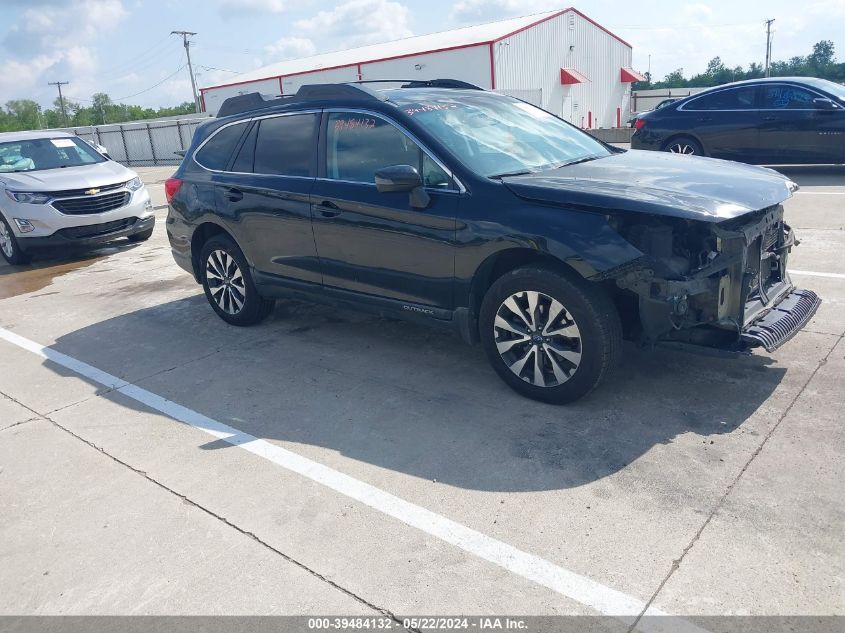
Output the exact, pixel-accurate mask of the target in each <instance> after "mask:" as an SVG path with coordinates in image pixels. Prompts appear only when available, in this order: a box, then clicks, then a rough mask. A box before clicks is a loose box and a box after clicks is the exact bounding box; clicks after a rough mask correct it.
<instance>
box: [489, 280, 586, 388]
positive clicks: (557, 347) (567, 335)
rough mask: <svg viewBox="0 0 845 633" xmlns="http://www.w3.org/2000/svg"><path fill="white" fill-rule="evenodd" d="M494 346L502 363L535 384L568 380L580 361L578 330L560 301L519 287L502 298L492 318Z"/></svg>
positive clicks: (561, 382) (549, 385)
mask: <svg viewBox="0 0 845 633" xmlns="http://www.w3.org/2000/svg"><path fill="white" fill-rule="evenodd" d="M493 337H494V340H495V343H496V349H497V350H498V351H499V355H500V356H501V357H502V360H503V361H504V363H505V365H507V366H508V367H509V368H510V370H511V371H512V372H513V373H514V374H516V375H517V376H519V377H520V378H521V379H522V380H524V381H526V382H528V383H530V384H532V385H534V386H536V387H556V386H558V385H561V384H563V383H565V382H566V381H568V380H569V379H570V378H572V376H574V375H575V372H576V371H577V370H578V366H579V365H580V364H581V353H582V347H581V332H580V331H579V329H578V325H577V324H576V323H575V319H574V318H573V317H572V314H571V313H570V312H569V311H568V310H567V309H566V308H565V307H564V306H563V304H562V303H560V301H558V300H557V299H555V298H553V297H550V296H549V295H547V294H544V293H542V292H537V291H534V290H523V291H520V292H516V293H514V294H512V295H511V296H510V297H508V298H507V299H505V300H504V301H503V302H502V303H501V305H500V306H499V309H498V310H497V311H496V319H495V321H494V322H493Z"/></svg>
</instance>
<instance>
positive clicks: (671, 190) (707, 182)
mask: <svg viewBox="0 0 845 633" xmlns="http://www.w3.org/2000/svg"><path fill="white" fill-rule="evenodd" d="M503 182H504V184H505V186H506V187H507V188H508V189H510V190H511V191H512V192H513V193H515V194H516V195H517V196H519V197H521V198H526V199H529V200H537V201H540V202H548V203H552V204H566V205H575V206H580V207H590V208H595V209H596V210H602V211H605V210H608V211H610V210H616V211H632V212H636V213H649V214H654V215H666V216H672V217H679V218H685V219H690V220H702V221H706V222H720V221H722V220H728V219H730V218H735V217H737V216H740V215H743V214H745V213H748V212H751V211H757V210H759V209H765V208H767V207H770V206H772V205H776V204H779V203H781V202H783V201H784V200H786V199H787V198H789V197H790V196H791V195H792V192H793V191H795V190H796V189H797V188H798V185H796V184H795V183H793V182H792V181H791V180H789V179H788V178H786V177H785V176H782V175H781V174H779V173H777V172H775V171H773V170H771V169H765V168H763V167H754V166H752V165H744V164H742V163H734V162H731V161H725V160H716V159H712V158H701V157H696V156H677V155H675V154H667V153H661V152H647V151H639V150H630V151H627V152H623V153H619V154H611V155H610V156H607V157H603V158H599V159H596V160H592V161H589V162H586V163H580V164H577V165H569V166H568V167H560V168H558V169H552V170H547V171H542V172H536V173H533V174H528V175H525V176H511V177H506V178H504V179H503Z"/></svg>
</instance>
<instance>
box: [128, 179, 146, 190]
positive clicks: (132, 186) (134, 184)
mask: <svg viewBox="0 0 845 633" xmlns="http://www.w3.org/2000/svg"><path fill="white" fill-rule="evenodd" d="M143 186H144V183H143V182H141V179H140V178H139V177H138V176H135V177H134V178H133V179H132V180H130V181H129V182H127V183H126V188H127V189H129V191H138V189H140V188H141V187H143Z"/></svg>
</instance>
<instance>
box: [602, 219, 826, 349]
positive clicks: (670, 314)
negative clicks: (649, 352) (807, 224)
mask: <svg viewBox="0 0 845 633" xmlns="http://www.w3.org/2000/svg"><path fill="white" fill-rule="evenodd" d="M611 224H612V225H613V226H614V228H615V229H616V230H617V231H618V232H619V234H620V235H622V236H623V237H624V238H625V239H626V240H627V241H628V242H629V243H630V244H632V245H633V246H635V247H636V248H637V249H638V250H640V251H641V252H642V253H643V257H641V258H640V259H638V260H636V262H634V263H633V265H632V264H629V265H627V266H626V267H625V269H624V271H620V274H619V275H616V276H614V279H615V282H616V285H617V286H618V287H619V288H621V289H622V290H623V292H624V293H626V294H627V295H628V296H629V297H631V298H633V299H634V300H635V301H636V304H637V306H636V307H637V309H638V313H639V322H640V326H641V332H640V334H641V337H642V339H643V340H644V342H646V343H654V342H656V341H659V340H673V341H681V342H685V343H692V344H698V345H707V346H712V347H720V348H724V349H733V350H737V349H742V348H745V347H754V346H763V347H764V348H765V349H766V350H767V351H770V352H771V351H773V350H775V349H777V348H778V347H780V346H781V345H782V344H783V343H785V342H786V341H787V340H789V339H790V338H791V337H792V336H793V335H794V334H795V333H796V332H798V330H800V329H801V328H802V327H803V326H804V324H805V323H807V321H809V319H810V318H811V317H812V316H813V314H814V313H815V311H816V309H817V308H818V306H819V304H820V303H821V299H820V298H819V297H818V296H817V295H816V294H815V293H814V292H812V291H810V290H802V289H797V288H795V286H794V285H793V284H792V281H791V280H790V277H789V274H788V272H787V260H788V257H789V253H790V251H791V249H792V247H793V246H795V245H797V243H798V242H797V241H796V239H795V236H794V233H793V231H792V229H791V228H790V227H789V226H788V225H787V224H786V223H785V222H784V221H783V206H782V205H776V206H772V207H769V208H766V209H763V210H761V211H757V212H754V213H748V214H744V215H742V216H740V217H737V218H734V219H730V220H725V221H722V222H702V221H695V220H687V219H681V218H671V217H649V218H648V219H646V220H645V221H644V218H643V217H642V216H641V215H640V216H639V217H626V216H624V215H620V216H618V217H614V218H611Z"/></svg>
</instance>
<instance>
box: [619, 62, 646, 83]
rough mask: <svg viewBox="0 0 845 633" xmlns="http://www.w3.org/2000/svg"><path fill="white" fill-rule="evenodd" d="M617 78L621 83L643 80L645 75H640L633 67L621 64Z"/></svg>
mask: <svg viewBox="0 0 845 633" xmlns="http://www.w3.org/2000/svg"><path fill="white" fill-rule="evenodd" d="M619 78H620V79H621V81H622V83H623V84H631V83H634V82H635V81H645V75H641V74H640V73H638V72H637V71H636V70H634V69H633V68H628V67H625V66H623V67H622V69H621V71H620V73H619Z"/></svg>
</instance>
